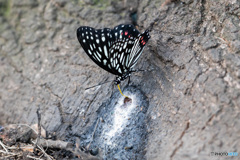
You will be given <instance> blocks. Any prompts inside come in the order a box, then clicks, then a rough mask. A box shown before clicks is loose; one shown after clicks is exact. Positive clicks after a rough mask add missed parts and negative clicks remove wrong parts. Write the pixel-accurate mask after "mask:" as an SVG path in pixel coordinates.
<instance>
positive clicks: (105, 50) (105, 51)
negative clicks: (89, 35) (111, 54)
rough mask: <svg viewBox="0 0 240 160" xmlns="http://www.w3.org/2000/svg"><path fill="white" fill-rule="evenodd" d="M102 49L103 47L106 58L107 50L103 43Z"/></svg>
mask: <svg viewBox="0 0 240 160" xmlns="http://www.w3.org/2000/svg"><path fill="white" fill-rule="evenodd" d="M103 49H104V54H105V56H106V57H107V58H108V51H107V47H106V46H105V45H104V47H103Z"/></svg>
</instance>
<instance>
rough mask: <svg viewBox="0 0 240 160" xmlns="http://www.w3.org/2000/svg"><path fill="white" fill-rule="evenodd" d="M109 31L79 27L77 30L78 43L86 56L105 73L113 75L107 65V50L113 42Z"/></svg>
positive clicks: (107, 29)
mask: <svg viewBox="0 0 240 160" xmlns="http://www.w3.org/2000/svg"><path fill="white" fill-rule="evenodd" d="M110 35H112V33H111V29H109V28H104V29H98V30H95V29H94V28H91V27H85V26H83V27H79V28H78V30H77V37H78V41H79V42H80V44H81V46H82V47H83V49H84V51H85V52H86V53H87V54H88V56H89V57H90V58H91V59H92V60H93V61H94V62H95V63H96V64H97V65H99V66H100V67H101V68H103V69H105V70H106V71H108V72H110V73H112V74H116V73H114V72H113V71H112V70H111V68H110V67H109V65H108V64H110V61H109V57H110V55H109V48H110V46H111V44H112V43H113V41H114V38H113V37H112V36H110Z"/></svg>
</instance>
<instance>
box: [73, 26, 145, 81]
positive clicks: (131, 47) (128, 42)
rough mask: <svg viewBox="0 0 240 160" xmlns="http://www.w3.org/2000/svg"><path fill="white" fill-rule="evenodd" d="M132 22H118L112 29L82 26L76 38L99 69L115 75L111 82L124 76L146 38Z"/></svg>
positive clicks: (127, 74)
mask: <svg viewBox="0 0 240 160" xmlns="http://www.w3.org/2000/svg"><path fill="white" fill-rule="evenodd" d="M148 32H149V31H148V30H146V31H145V32H143V33H142V34H141V33H140V32H139V31H138V30H136V29H135V28H134V26H133V25H118V26H116V27H114V29H110V28H104V29H94V28H91V27H87V26H82V27H79V28H78V29H77V38H78V41H79V42H80V44H81V46H82V48H83V49H84V51H85V52H86V53H87V55H88V56H89V57H90V58H91V59H92V60H93V61H94V62H95V63H96V64H97V65H98V66H100V67H101V68H103V69H104V70H106V71H108V72H110V73H112V74H114V75H116V79H115V80H114V83H115V84H120V83H121V81H124V80H125V79H126V78H128V77H129V76H130V75H131V73H132V72H135V70H134V69H133V67H134V66H135V64H136V63H137V61H138V59H139V58H140V56H141V54H142V51H143V49H144V47H145V45H146V43H147V42H148V40H149V39H150V35H149V33H148Z"/></svg>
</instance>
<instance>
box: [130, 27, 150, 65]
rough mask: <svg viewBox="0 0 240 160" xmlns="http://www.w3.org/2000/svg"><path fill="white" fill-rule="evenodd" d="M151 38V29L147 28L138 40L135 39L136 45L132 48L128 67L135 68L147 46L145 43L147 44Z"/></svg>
mask: <svg viewBox="0 0 240 160" xmlns="http://www.w3.org/2000/svg"><path fill="white" fill-rule="evenodd" d="M150 38H151V36H150V35H149V31H148V30H146V31H145V32H143V33H142V34H141V35H139V36H138V37H137V38H136V40H135V41H134V45H133V46H132V48H131V53H130V55H129V61H128V63H126V67H127V68H133V67H134V66H135V65H136V63H137V61H138V59H139V58H140V56H141V55H142V52H143V50H144V48H145V45H146V44H147V42H148V40H149V39H150Z"/></svg>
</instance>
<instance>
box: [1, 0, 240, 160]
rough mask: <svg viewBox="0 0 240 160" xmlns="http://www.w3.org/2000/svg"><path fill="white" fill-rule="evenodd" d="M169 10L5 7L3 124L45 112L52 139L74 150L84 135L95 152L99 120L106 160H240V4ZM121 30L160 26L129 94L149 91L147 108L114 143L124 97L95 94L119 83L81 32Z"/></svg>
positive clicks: (158, 6) (186, 1)
mask: <svg viewBox="0 0 240 160" xmlns="http://www.w3.org/2000/svg"><path fill="white" fill-rule="evenodd" d="M167 2H168V3H165V4H164V5H162V4H163V3H164V1H156V0H143V1H128V0H126V1H114V2H112V3H110V1H104V2H103V3H100V2H97V3H96V1H91V0H84V1H79V2H77V1H66V0H52V1H46V0H39V1H29V0H22V1H1V3H4V7H0V8H1V12H0V14H1V16H0V125H1V126H5V125H8V124H12V123H25V124H29V125H31V124H36V123H37V116H36V110H37V108H38V107H39V108H40V110H41V114H42V125H43V127H44V128H45V129H46V130H47V131H48V132H51V133H55V134H56V137H57V139H61V140H63V141H71V142H73V143H74V142H75V139H76V138H77V137H78V138H80V140H81V145H82V146H85V147H86V145H88V144H89V143H88V142H90V141H91V137H92V134H93V131H94V129H95V126H96V124H97V121H99V122H98V125H97V128H96V131H95V135H94V139H93V141H92V143H91V145H90V147H91V149H94V148H98V149H99V155H101V156H102V157H105V158H106V159H109V157H111V158H112V155H111V154H112V153H116V156H117V157H115V158H117V159H124V158H130V159H131V158H136V157H138V158H141V159H156V160H157V159H166V160H168V159H173V160H174V159H176V160H177V159H219V157H211V156H210V153H211V152H238V153H240V151H239V148H240V146H239V145H240V142H239V134H240V121H239V119H240V110H239V107H240V98H239V97H240V40H239V39H240V20H239V17H240V10H239V8H240V2H239V1H237V0H219V1H215V0H209V1H205V0H182V1H174V2H173V1H167ZM121 23H133V24H134V23H137V24H138V25H139V31H141V32H142V31H144V30H145V29H147V28H152V31H151V33H150V35H151V39H150V40H149V42H148V44H147V46H146V48H145V50H144V52H143V54H142V56H141V58H140V60H139V62H138V63H137V65H136V66H135V68H136V69H147V70H149V71H147V72H138V73H135V74H132V76H131V81H132V82H131V84H130V86H129V87H130V88H132V90H131V89H130V91H129V94H133V93H134V94H136V93H138V92H139V95H140V96H136V97H137V98H138V99H139V100H138V101H137V103H139V107H135V108H133V109H132V111H131V113H130V114H129V115H128V116H130V117H129V118H130V119H129V120H127V121H126V124H125V125H126V126H127V127H126V126H125V125H124V126H125V128H124V129H122V130H121V131H120V132H119V133H116V134H115V135H116V137H114V138H111V137H107V138H106V137H105V136H106V135H107V133H108V132H109V131H110V130H111V129H113V128H114V127H116V126H117V125H114V118H115V117H114V114H115V113H116V109H117V108H119V109H121V107H120V106H121V104H119V103H120V102H122V100H121V98H123V97H122V96H121V95H120V93H119V92H118V91H117V87H115V88H114V90H112V87H111V84H110V83H107V84H104V85H102V86H100V87H96V88H94V89H91V90H87V91H85V88H87V87H90V86H93V85H96V84H99V83H102V82H105V81H106V80H113V79H114V78H115V77H114V76H113V75H111V74H109V73H107V72H106V71H104V70H102V69H101V68H99V67H98V66H97V65H95V64H94V63H93V62H92V61H91V60H90V59H89V57H88V56H87V55H86V53H84V51H83V49H82V48H81V47H80V44H79V43H78V40H77V37H76V29H77V28H78V27H79V26H82V25H85V26H91V27H94V28H104V27H108V28H113V27H114V26H116V25H118V24H121ZM125 86H127V81H126V82H124V83H123V84H122V88H124V87H125ZM126 92H127V87H126ZM141 97H142V98H141ZM119 99H120V100H119ZM115 103H117V104H115ZM133 103H134V102H133ZM137 105H138V104H137ZM141 105H142V106H141ZM142 107H143V109H142V110H141V108H142ZM123 109H125V108H123ZM128 109H129V108H128ZM128 109H127V108H126V110H128ZM105 115H106V116H105ZM104 116H105V117H104ZM100 118H102V119H103V120H104V121H105V122H104V123H103V122H101V120H100ZM108 126H109V128H108ZM121 133H125V135H123V136H122V135H121ZM134 134H136V135H134ZM104 138H105V140H104ZM134 138H136V139H137V141H136V142H135V141H134ZM123 139H125V140H123ZM142 139H145V141H142ZM109 140H111V142H112V144H111V145H107V141H109ZM141 141H142V142H141ZM114 143H115V144H117V145H121V146H122V147H117V145H116V146H113V144H114ZM125 147H127V148H125ZM108 150H110V151H111V152H112V153H108ZM121 156H122V157H121ZM223 158H225V157H223ZM229 158H233V159H234V158H235V159H236V158H238V157H229Z"/></svg>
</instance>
